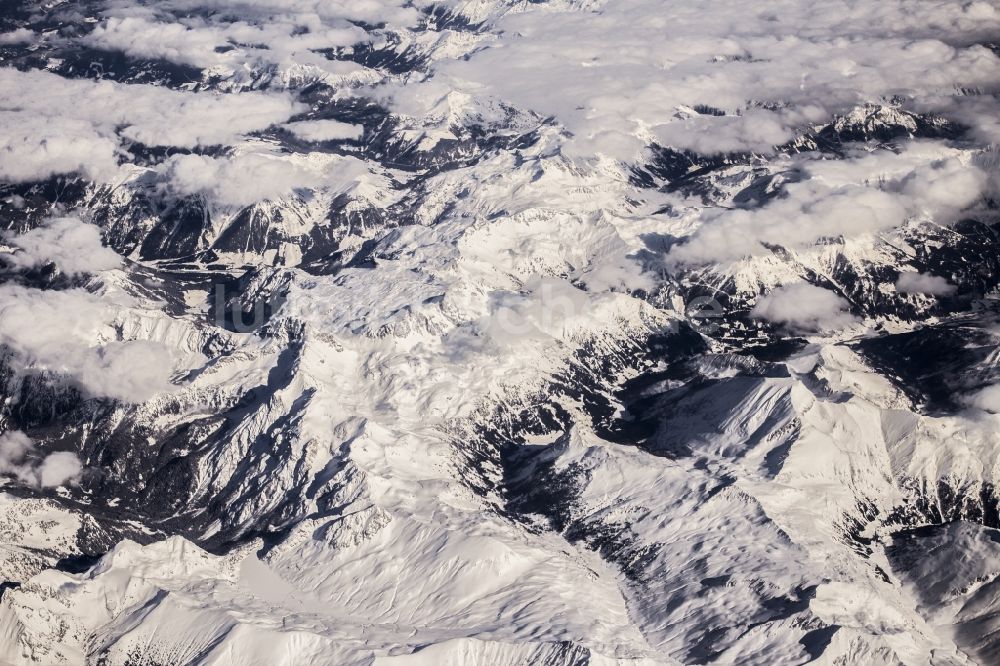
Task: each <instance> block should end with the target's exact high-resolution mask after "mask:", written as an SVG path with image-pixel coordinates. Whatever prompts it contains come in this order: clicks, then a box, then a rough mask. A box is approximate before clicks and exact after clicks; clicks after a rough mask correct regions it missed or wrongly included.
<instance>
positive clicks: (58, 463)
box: [38, 451, 83, 488]
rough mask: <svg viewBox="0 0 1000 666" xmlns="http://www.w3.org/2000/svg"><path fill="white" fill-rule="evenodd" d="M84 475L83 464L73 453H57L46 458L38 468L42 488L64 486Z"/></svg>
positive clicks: (39, 482)
mask: <svg viewBox="0 0 1000 666" xmlns="http://www.w3.org/2000/svg"><path fill="white" fill-rule="evenodd" d="M82 473H83V463H81V462H80V458H79V457H78V456H77V455H76V454H75V453H73V452H71V451H57V452H55V453H50V454H49V455H47V456H45V460H43V461H42V464H41V465H39V466H38V484H39V485H40V486H41V487H42V488H52V487H55V486H64V485H66V484H67V483H69V482H71V481H75V480H76V479H79V478H80V474H82Z"/></svg>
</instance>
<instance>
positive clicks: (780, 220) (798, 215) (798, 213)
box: [667, 142, 989, 267]
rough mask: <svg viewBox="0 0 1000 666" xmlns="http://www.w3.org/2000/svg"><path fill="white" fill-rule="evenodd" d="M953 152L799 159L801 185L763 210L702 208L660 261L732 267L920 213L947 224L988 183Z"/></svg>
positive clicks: (923, 148) (924, 149)
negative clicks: (774, 250) (772, 251)
mask: <svg viewBox="0 0 1000 666" xmlns="http://www.w3.org/2000/svg"><path fill="white" fill-rule="evenodd" d="M953 152H954V151H951V150H950V149H941V148H940V147H935V146H929V145H926V144H922V143H919V142H918V143H916V144H913V145H912V146H910V147H909V149H908V150H906V151H903V152H902V153H901V154H898V155H897V154H893V153H885V154H875V155H868V154H864V155H861V156H855V157H854V158H849V159H843V160H813V161H803V162H800V165H799V172H800V175H801V176H802V180H801V181H800V182H794V183H790V184H788V185H786V186H785V187H784V190H783V195H784V196H782V197H779V198H777V199H774V200H772V201H771V202H770V203H768V204H767V205H766V206H763V207H761V208H756V209H751V210H743V209H732V210H731V209H715V210H710V211H706V212H705V213H704V214H703V215H702V216H701V219H700V222H701V224H700V226H699V227H697V228H696V229H695V231H694V233H692V234H691V235H690V236H688V237H687V238H686V239H685V241H684V242H683V243H682V244H680V245H677V246H676V247H674V248H672V249H671V251H670V252H669V254H668V256H667V264H668V265H669V266H671V267H677V266H683V265H699V264H707V263H711V262H731V261H735V260H738V259H740V258H743V257H747V256H755V255H759V254H764V253H766V252H768V249H767V246H769V245H777V246H781V247H786V248H791V249H801V248H805V247H808V246H810V245H812V244H814V243H815V242H816V241H818V240H820V239H822V238H831V237H833V238H836V237H841V236H842V237H845V238H852V237H857V236H862V235H865V234H871V233H878V232H883V231H886V230H889V229H892V228H894V227H898V226H900V225H902V224H903V223H904V222H906V221H907V220H908V219H909V218H911V217H915V216H921V215H923V216H929V217H931V218H933V219H934V220H935V221H936V222H938V223H950V222H952V221H953V218H954V217H955V216H956V214H957V213H958V212H959V211H961V210H962V209H964V208H966V207H968V206H970V205H971V204H973V203H974V202H975V201H976V200H978V199H979V198H980V197H981V196H982V194H983V192H984V191H985V189H986V187H987V184H988V182H989V181H988V177H987V176H986V174H985V173H984V172H983V171H982V170H980V169H979V168H977V167H976V166H974V165H972V164H966V163H963V162H961V161H960V160H958V159H956V158H955V157H953V156H952V153H953Z"/></svg>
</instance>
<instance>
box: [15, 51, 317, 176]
mask: <svg viewBox="0 0 1000 666" xmlns="http://www.w3.org/2000/svg"><path fill="white" fill-rule="evenodd" d="M299 110H301V107H300V106H298V105H296V104H294V103H293V102H292V101H291V100H290V99H289V98H288V97H287V96H285V95H276V94H266V93H256V92H251V93H240V94H231V95H220V94H215V93H191V92H184V91H176V90H168V89H165V88H162V87H157V86H151V85H125V84H120V83H114V82H110V81H90V80H73V79H65V78H63V77H60V76H58V75H56V74H52V73H50V72H42V71H30V72H21V71H18V70H15V69H10V68H0V125H2V126H3V127H4V132H3V135H2V137H0V180H7V181H14V182H23V181H31V180H38V179H44V178H47V177H49V176H52V175H55V174H62V173H81V174H83V175H85V176H86V177H88V178H90V179H94V180H100V179H104V178H108V177H110V176H111V175H112V174H113V173H114V170H115V169H116V165H117V161H116V158H115V153H116V150H117V148H118V146H119V143H120V141H121V140H122V139H124V140H127V141H138V142H140V143H143V144H146V145H150V146H178V147H185V148H193V147H196V146H208V145H220V144H225V145H228V144H231V143H234V142H236V141H238V140H239V139H240V138H241V137H242V136H244V135H245V134H246V133H248V132H253V131H256V130H260V129H264V128H267V127H269V126H271V125H273V124H276V123H280V122H284V121H285V120H287V119H288V118H289V117H291V116H292V115H293V114H294V113H296V112H297V111H299Z"/></svg>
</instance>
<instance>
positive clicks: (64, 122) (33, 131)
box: [0, 77, 118, 183]
mask: <svg viewBox="0 0 1000 666" xmlns="http://www.w3.org/2000/svg"><path fill="white" fill-rule="evenodd" d="M0 78H2V77H0ZM0 95H2V93H0ZM0 122H2V123H3V128H4V131H3V133H2V134H0V181H6V182H12V183H21V182H30V181H36V180H43V179H45V178H50V177H51V176H54V175H57V174H70V173H78V174H81V175H84V176H86V177H87V178H89V179H91V180H100V179H103V178H107V177H110V176H111V175H112V174H113V173H114V172H115V170H116V169H117V168H118V163H117V159H116V157H115V153H116V151H117V148H118V142H117V140H115V139H114V138H113V137H110V136H108V135H107V134H106V133H103V132H101V131H99V130H98V129H97V128H95V127H94V125H93V124H92V123H90V122H87V121H83V120H76V119H73V118H61V119H59V120H58V121H55V122H54V121H53V119H52V118H46V117H45V116H41V115H38V114H37V113H34V112H21V111H8V112H4V111H2V110H0Z"/></svg>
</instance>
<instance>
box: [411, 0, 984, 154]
mask: <svg viewBox="0 0 1000 666" xmlns="http://www.w3.org/2000/svg"><path fill="white" fill-rule="evenodd" d="M545 7H546V8H532V10H531V11H523V12H511V13H509V14H507V15H505V16H504V17H503V18H502V19H501V20H499V21H498V22H497V23H496V24H495V25H494V26H493V27H494V29H495V34H496V35H497V37H496V38H495V39H494V40H491V41H489V42H488V43H486V44H484V45H483V48H480V49H478V50H477V51H476V52H475V53H474V54H472V55H471V56H470V57H469V58H467V59H456V60H453V61H448V62H443V63H440V64H438V65H437V66H436V72H435V76H434V78H433V79H430V80H428V81H427V83H426V84H424V85H425V88H426V92H425V101H426V103H427V104H428V105H432V104H433V103H434V100H435V99H437V98H438V97H439V93H440V88H442V87H444V88H448V89H455V90H461V91H466V92H470V93H475V94H479V95H483V94H493V95H495V96H496V97H497V98H499V99H503V100H505V101H507V102H510V103H512V104H515V105H517V106H519V107H521V108H526V109H530V110H533V111H535V112H537V113H538V114H540V115H542V116H545V117H549V116H552V117H554V118H555V120H556V121H557V122H559V123H560V124H562V125H563V126H564V127H565V128H566V129H567V130H569V132H570V133H571V134H572V138H570V139H568V142H567V146H566V147H565V148H564V154H570V155H592V154H594V153H601V154H604V155H606V156H609V157H613V158H615V159H621V160H628V161H630V160H634V159H636V158H638V157H639V151H640V150H641V147H642V146H643V145H647V144H649V143H650V142H652V141H653V140H656V139H659V140H660V141H663V142H667V143H669V144H671V145H673V146H674V147H678V148H685V147H686V148H692V149H695V150H700V151H707V152H720V151H721V152H725V151H737V150H747V149H751V150H755V149H760V150H766V149H767V148H769V147H770V145H773V144H774V143H780V142H781V140H782V139H784V138H787V137H789V136H791V135H792V134H793V133H795V132H798V131H801V130H802V129H803V128H804V127H806V126H808V124H809V123H811V122H816V120H817V119H818V118H820V117H823V118H830V117H832V116H833V115H834V114H838V113H845V112H847V111H849V110H850V109H851V108H853V107H854V106H856V105H857V104H859V103H863V102H867V101H878V100H883V99H888V98H891V97H893V96H895V95H903V96H907V97H909V98H912V99H913V100H914V102H913V103H914V104H915V105H920V104H922V103H924V102H926V103H941V100H942V99H945V98H946V97H948V95H942V94H941V91H943V90H944V91H952V90H954V89H955V87H956V86H958V87H964V88H977V87H978V88H983V89H993V88H994V87H995V85H996V83H997V78H998V76H997V71H998V61H997V57H996V56H995V55H994V54H993V53H992V52H990V51H989V49H986V48H983V47H981V46H976V45H971V46H964V45H968V44H972V43H973V42H974V41H975V37H976V36H979V37H980V38H981V40H982V41H988V40H989V39H991V37H989V35H990V34H991V32H993V33H994V34H995V31H996V30H997V29H1000V18H998V16H997V15H996V13H995V12H993V13H987V12H984V10H983V9H982V8H981V5H980V3H967V4H961V3H947V2H928V3H920V4H919V5H914V4H913V3H908V2H905V1H904V0H887V1H885V2H868V3H854V2H848V1H847V0H837V1H833V2H830V1H827V0H807V1H805V2H798V3H784V4H782V5H781V7H780V8H776V7H775V6H774V5H773V4H771V3H760V4H757V5H752V6H751V5H747V4H746V3H743V2H738V1H737V0H707V1H705V2H699V3H697V5H691V4H688V3H662V2H650V1H649V0H619V1H616V2H598V3H588V4H587V5H586V7H587V8H586V9H583V8H581V7H580V6H579V3H548V4H546V6H545ZM591 8H593V9H591ZM956 45H962V46H956ZM404 89H410V90H406V91H405V93H404V94H403V96H404V97H406V98H407V100H406V101H407V104H408V106H409V107H410V108H411V110H412V109H414V108H415V107H414V106H413V104H412V102H413V100H414V98H415V97H416V96H418V93H419V86H414V84H413V83H412V82H407V83H405V84H397V90H398V91H400V92H402V91H403V90H404ZM700 104H704V105H710V106H712V107H716V108H718V109H722V110H724V111H726V112H727V114H728V115H725V116H722V117H714V116H702V117H696V118H693V119H692V118H689V117H686V116H685V115H684V114H680V115H678V113H677V112H678V109H681V108H683V107H695V106H697V105H700ZM759 107H766V108H768V109H773V110H774V111H771V112H764V111H760V112H752V111H750V110H751V109H755V108H759ZM741 111H742V112H743V116H742V117H738V116H736V115H735V114H736V113H737V112H741ZM981 115H982V116H983V117H988V116H991V115H993V114H990V113H984V114H981Z"/></svg>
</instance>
